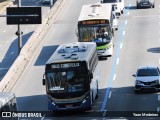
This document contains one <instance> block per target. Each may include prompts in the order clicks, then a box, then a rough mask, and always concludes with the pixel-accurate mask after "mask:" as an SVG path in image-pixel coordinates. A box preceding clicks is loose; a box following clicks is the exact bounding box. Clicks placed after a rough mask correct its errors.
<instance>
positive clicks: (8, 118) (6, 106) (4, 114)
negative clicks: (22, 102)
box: [0, 92, 18, 120]
mask: <svg viewBox="0 0 160 120" xmlns="http://www.w3.org/2000/svg"><path fill="white" fill-rule="evenodd" d="M0 112H1V116H0V118H1V120H18V117H12V115H11V113H10V112H17V102H16V97H15V94H14V93H11V92H0Z"/></svg>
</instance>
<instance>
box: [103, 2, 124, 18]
mask: <svg viewBox="0 0 160 120" xmlns="http://www.w3.org/2000/svg"><path fill="white" fill-rule="evenodd" d="M101 3H112V4H113V5H117V13H118V14H119V15H121V14H123V10H124V0H101Z"/></svg>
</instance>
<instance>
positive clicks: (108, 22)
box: [77, 4, 114, 57]
mask: <svg viewBox="0 0 160 120" xmlns="http://www.w3.org/2000/svg"><path fill="white" fill-rule="evenodd" d="M104 11H105V12H104ZM112 26H113V14H112V6H111V4H89V5H83V7H82V9H81V13H80V16H79V19H78V33H77V36H78V41H79V42H95V43H96V45H97V53H98V56H99V57H108V56H112V54H113V46H114V45H113V36H114V30H113V28H112Z"/></svg>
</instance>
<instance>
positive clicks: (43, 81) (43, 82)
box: [42, 74, 46, 85]
mask: <svg viewBox="0 0 160 120" xmlns="http://www.w3.org/2000/svg"><path fill="white" fill-rule="evenodd" d="M44 78H45V74H43V80H42V84H43V85H45V84H46V83H45V79H44Z"/></svg>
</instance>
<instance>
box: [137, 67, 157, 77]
mask: <svg viewBox="0 0 160 120" xmlns="http://www.w3.org/2000/svg"><path fill="white" fill-rule="evenodd" d="M158 75H159V74H158V70H157V69H156V68H155V69H154V68H152V69H139V70H138V72H137V76H158Z"/></svg>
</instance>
